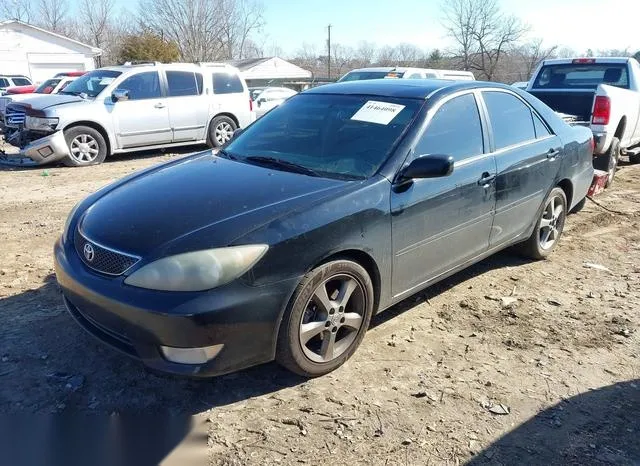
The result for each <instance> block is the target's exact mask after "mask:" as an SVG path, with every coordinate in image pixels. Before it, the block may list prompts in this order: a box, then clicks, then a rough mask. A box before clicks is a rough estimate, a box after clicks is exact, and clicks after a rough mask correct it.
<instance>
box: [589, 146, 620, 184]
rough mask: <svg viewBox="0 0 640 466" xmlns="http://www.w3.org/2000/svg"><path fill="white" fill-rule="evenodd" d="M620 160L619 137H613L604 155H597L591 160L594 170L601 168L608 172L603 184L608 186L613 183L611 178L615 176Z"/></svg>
mask: <svg viewBox="0 0 640 466" xmlns="http://www.w3.org/2000/svg"><path fill="white" fill-rule="evenodd" d="M619 161H620V139H618V138H613V140H612V141H611V146H610V147H609V150H608V151H607V153H606V154H605V155H599V156H597V157H595V159H594V160H593V167H594V168H595V169H596V170H602V171H605V172H608V173H609V175H608V176H607V182H606V184H605V185H604V187H605V188H608V187H609V186H611V185H612V184H613V179H614V178H615V176H616V171H617V170H618V162H619Z"/></svg>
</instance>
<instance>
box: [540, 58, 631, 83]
mask: <svg viewBox="0 0 640 466" xmlns="http://www.w3.org/2000/svg"><path fill="white" fill-rule="evenodd" d="M599 84H608V85H610V86H616V87H621V88H624V89H628V88H629V72H628V70H627V65H626V64H625V63H598V64H555V65H547V66H543V67H542V69H541V70H540V72H539V73H538V76H536V80H535V81H534V83H533V87H534V88H540V89H545V88H549V89H595V88H596V87H598V85H599Z"/></svg>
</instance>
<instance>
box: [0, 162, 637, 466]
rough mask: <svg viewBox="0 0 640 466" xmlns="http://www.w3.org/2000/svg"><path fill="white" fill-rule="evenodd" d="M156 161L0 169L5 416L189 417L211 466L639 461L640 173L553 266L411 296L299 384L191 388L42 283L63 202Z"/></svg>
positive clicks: (498, 265)
mask: <svg viewBox="0 0 640 466" xmlns="http://www.w3.org/2000/svg"><path fill="white" fill-rule="evenodd" d="M154 155H155V154H149V156H140V155H139V154H136V155H134V156H117V157H112V158H111V159H110V160H107V162H106V163H104V164H102V165H100V166H93V167H86V168H76V169H67V168H55V167H54V168H47V169H46V170H43V169H42V168H39V169H32V170H17V169H15V170H14V169H6V168H0V237H1V238H3V245H2V248H0V328H1V329H2V335H3V338H2V339H1V340H0V358H1V360H0V412H2V413H8V412H19V411H28V412H42V413H49V412H92V413H93V412H95V413H107V414H108V413H112V412H119V413H126V412H141V411H146V410H149V411H170V412H171V413H188V414H197V415H199V416H200V417H201V418H202V419H207V420H208V421H209V423H208V424H207V428H208V429H209V439H208V440H209V441H208V442H206V439H201V447H202V448H203V449H208V451H207V453H208V454H209V455H210V457H211V459H212V463H213V464H272V463H276V462H277V463H280V464H299V463H305V462H306V463H309V464H317V463H319V462H321V461H326V460H327V459H329V458H330V460H331V462H332V463H333V462H335V463H336V464H337V463H341V462H345V463H346V462H347V461H348V462H353V463H354V464H365V463H370V464H428V463H432V464H446V463H450V464H456V463H457V462H459V461H465V460H468V459H470V458H471V457H473V456H474V455H478V456H477V460H478V461H479V462H483V461H484V462H491V463H495V462H503V463H505V464H513V463H518V462H521V463H531V462H536V463H554V462H560V461H561V459H563V460H564V461H563V462H565V463H567V464H571V463H576V464H577V463H582V464H584V463H591V464H593V463H602V464H606V463H617V464H629V463H634V462H638V461H640V445H638V442H637V438H638V435H639V432H640V417H639V416H638V415H637V413H638V410H639V409H640V359H639V357H640V332H638V331H637V328H638V324H640V317H639V316H638V310H640V228H639V227H640V213H639V212H640V211H639V206H640V166H638V165H635V166H624V167H622V169H621V170H620V172H619V174H618V175H617V177H616V184H615V185H614V187H613V188H612V189H610V190H608V191H607V192H605V193H604V194H603V195H601V196H599V197H598V198H597V201H598V202H599V203H601V204H602V206H604V207H606V208H608V209H612V210H615V211H616V212H617V213H611V212H609V211H607V210H605V209H604V208H602V207H600V206H597V205H595V204H593V203H591V202H589V203H587V206H586V208H585V209H584V210H583V211H582V212H581V213H579V214H576V215H572V216H571V217H569V219H568V224H567V227H566V229H565V234H564V236H563V238H562V240H561V242H560V245H559V248H558V249H557V250H556V251H555V252H554V254H553V255H552V256H551V258H550V259H549V260H547V261H544V262H527V261H523V260H521V259H519V258H518V257H516V256H513V255H511V254H509V253H508V252H505V253H501V254H499V255H497V256H495V257H493V258H490V259H488V260H485V261H484V262H482V263H480V264H478V265H476V266H474V267H472V268H471V269H469V270H467V271H464V272H462V273H460V274H458V275H455V276H454V277H452V278H450V279H448V280H446V281H445V282H443V283H441V284H439V285H436V286H435V287H433V288H431V289H429V290H427V291H425V292H422V293H420V294H419V295H416V296H413V297H411V298H409V299H407V300H406V301H404V302H402V303H400V304H399V305H397V306H395V307H394V308H392V309H390V310H389V311H386V312H385V313H382V314H380V315H378V316H377V317H376V318H375V319H374V321H373V324H372V328H371V330H370V331H369V333H368V334H367V336H366V338H365V340H364V342H363V345H362V346H361V348H360V349H359V350H358V351H357V352H356V354H355V356H354V357H353V358H352V359H351V360H350V361H349V362H348V363H347V364H346V365H345V366H344V367H342V368H340V369H338V370H337V371H336V372H334V373H332V374H329V375H327V376H325V377H322V378H320V379H315V380H311V381H306V380H304V379H300V378H297V377H295V376H292V375H291V374H289V373H288V372H286V371H285V370H283V369H280V368H279V367H278V366H276V365H274V364H270V365H266V366H263V367H258V368H255V369H251V370H248V371H244V372H241V373H238V374H233V375H229V376H224V377H220V378H216V379H211V380H205V381H193V380H184V379H175V378H171V377H166V376H156V375H153V374H150V373H148V372H147V371H145V370H144V369H143V368H142V366H141V364H139V363H137V362H135V361H131V360H129V359H128V358H126V357H125V356H121V355H119V354H117V353H115V352H114V351H113V350H111V349H109V348H105V347H103V346H102V345H101V344H100V343H98V342H95V341H94V340H93V339H92V338H91V337H90V336H88V335H86V334H85V333H84V332H83V331H82V330H81V329H80V328H79V327H78V326H77V325H76V324H75V323H74V322H73V321H72V319H71V317H70V316H69V315H68V314H67V313H66V312H65V310H64V308H63V306H62V302H61V299H60V294H59V292H58V290H57V286H56V283H55V276H54V275H53V268H52V257H51V250H52V246H53V242H54V241H55V238H56V237H57V235H58V234H59V233H60V232H61V230H62V227H63V224H64V221H65V218H66V215H67V213H68V212H69V210H70V209H71V208H72V206H73V205H74V204H75V203H76V202H77V201H78V200H80V199H81V198H83V197H84V196H86V195H87V194H89V193H90V192H92V191H94V190H96V189H97V188H99V187H100V186H103V185H104V184H106V183H108V182H111V181H113V180H116V179H117V178H119V177H122V176H124V175H126V174H128V173H130V172H131V171H134V170H137V169H141V168H144V167H146V166H149V165H151V164H156V163H160V162H162V161H166V160H169V159H171V158H172V157H175V156H180V155H174V156H171V155H162V156H154ZM585 264H597V265H602V266H604V267H606V268H607V269H608V270H599V269H597V268H592V267H587V266H585ZM504 298H506V299H504ZM511 298H513V299H511ZM514 300H517V301H514ZM613 384H619V385H618V386H617V387H615V388H610V389H605V390H602V391H600V392H591V393H588V392H589V391H590V390H592V389H600V388H602V387H608V386H611V385H613ZM572 397H574V398H572ZM563 400H567V401H563ZM561 402H562V403H561ZM557 403H561V405H560V406H559V407H556V408H554V409H552V410H551V411H549V412H543V410H545V409H547V408H549V407H552V406H554V405H556V404H557ZM492 411H493V412H492ZM501 411H502V412H507V411H509V413H508V414H499V413H500V412H501ZM494 412H495V413H494ZM634 412H635V416H634V415H633V413H634ZM529 420H532V424H529V425H527V426H524V427H522V428H521V429H520V430H519V429H517V428H518V427H519V426H520V425H521V424H522V423H523V422H525V421H529ZM514 429H515V430H514ZM523 429H524V430H523ZM510 431H513V432H511V434H509V435H507V436H506V437H504V438H503V440H501V441H500V442H499V443H498V444H497V445H496V446H495V447H493V448H491V447H490V445H491V444H493V443H494V442H496V441H497V440H498V439H500V438H501V437H502V436H503V435H505V434H507V433H509V432H510ZM487 448H488V449H487Z"/></svg>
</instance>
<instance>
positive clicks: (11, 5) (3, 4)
mask: <svg viewBox="0 0 640 466" xmlns="http://www.w3.org/2000/svg"><path fill="white" fill-rule="evenodd" d="M0 19H17V20H18V21H22V22H25V23H28V22H30V21H31V20H32V19H33V7H32V4H31V0H3V1H0Z"/></svg>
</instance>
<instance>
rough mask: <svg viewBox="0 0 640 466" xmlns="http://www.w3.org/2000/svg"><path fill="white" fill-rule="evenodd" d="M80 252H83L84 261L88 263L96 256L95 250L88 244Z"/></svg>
mask: <svg viewBox="0 0 640 466" xmlns="http://www.w3.org/2000/svg"><path fill="white" fill-rule="evenodd" d="M82 252H84V257H85V259H87V260H88V261H89V262H93V258H94V257H95V255H96V251H95V249H93V246H91V245H90V244H89V243H86V244H85V245H84V248H82Z"/></svg>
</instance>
